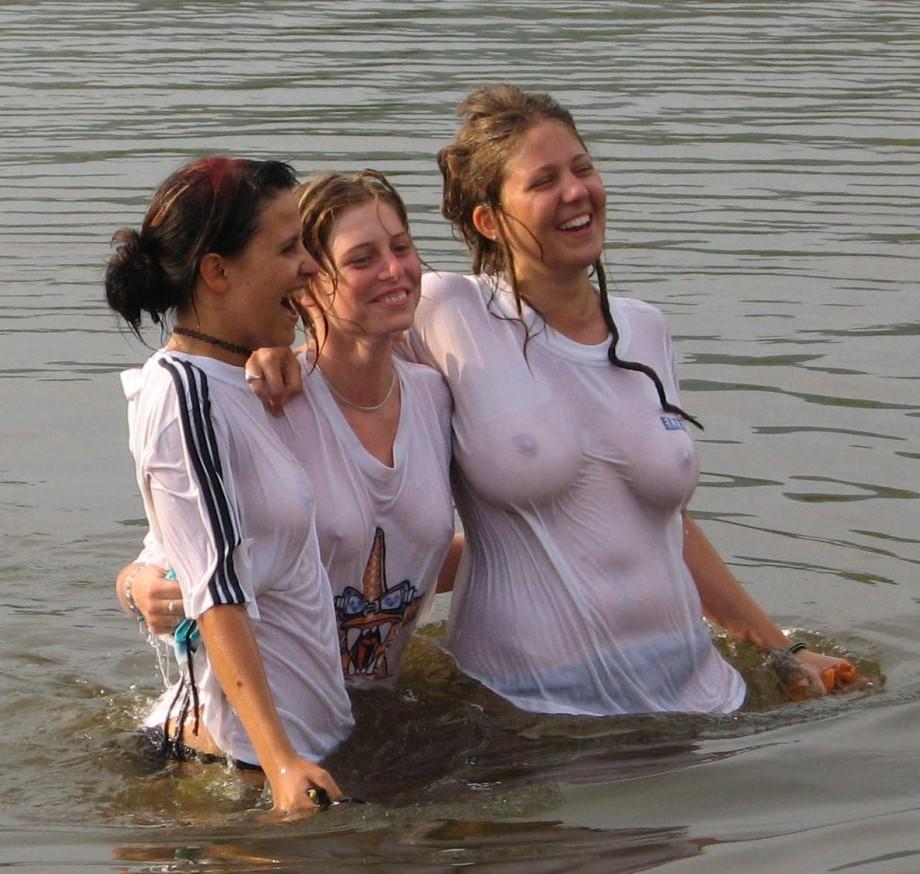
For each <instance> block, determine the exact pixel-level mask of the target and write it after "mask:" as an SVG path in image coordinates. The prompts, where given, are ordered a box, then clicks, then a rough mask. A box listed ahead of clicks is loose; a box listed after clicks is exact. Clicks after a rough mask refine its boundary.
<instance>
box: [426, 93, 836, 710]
mask: <svg viewBox="0 0 920 874" xmlns="http://www.w3.org/2000/svg"><path fill="white" fill-rule="evenodd" d="M458 114H459V115H460V116H461V117H462V118H463V123H462V126H461V128H460V130H459V132H458V134H457V136H456V139H455V141H454V142H453V144H451V145H450V146H447V147H446V148H444V149H442V150H441V152H440V153H439V155H438V163H439V166H440V169H441V172H442V175H443V181H444V195H443V202H442V211H443V213H444V215H445V217H446V218H447V219H448V220H449V221H450V222H451V223H452V225H453V227H454V229H455V231H456V232H458V233H459V234H460V235H461V236H462V238H463V239H464V240H465V241H466V243H467V245H468V247H469V249H470V252H471V254H472V259H473V271H474V275H473V276H459V275H449V274H445V275H439V274H431V275H428V276H426V277H425V279H424V280H423V285H422V289H423V291H422V302H421V304H420V307H419V311H418V313H417V316H416V320H415V323H414V326H413V328H412V330H411V332H410V335H409V339H410V344H411V347H412V349H413V350H414V354H415V356H416V357H417V359H418V360H420V361H423V362H425V363H428V364H431V365H432V366H433V367H435V368H436V369H437V370H439V371H440V372H441V373H442V374H443V376H444V378H445V379H446V380H447V383H448V385H449V386H450V390H451V393H452V395H453V401H454V413H453V433H454V461H455V464H456V471H457V473H456V478H455V490H454V495H455V500H456V503H457V508H458V510H459V513H460V516H461V518H462V521H463V528H464V533H465V535H466V543H467V549H468V552H467V554H466V555H465V556H464V561H463V563H462V564H463V567H462V569H461V571H460V572H459V573H458V580H457V583H456V585H455V587H454V592H453V596H452V597H453V600H452V608H451V615H450V622H449V637H448V642H447V643H448V649H449V650H450V652H451V653H452V654H453V655H454V657H455V658H456V660H457V662H458V663H459V665H460V667H461V668H462V669H463V670H464V671H466V672H467V673H469V674H470V675H472V676H473V677H475V678H477V679H479V680H480V681H481V682H482V683H484V684H485V685H487V686H488V687H490V688H491V689H493V690H494V691H495V692H497V693H498V694H500V695H502V696H504V697H505V698H506V699H508V700H509V701H511V702H513V703H514V704H516V705H517V706H519V707H521V708H523V709H526V710H531V711H538V712H553V713H575V714H595V715H607V714H620V713H636V712H654V711H697V712H725V711H730V710H733V709H735V708H737V707H739V706H740V705H741V704H742V702H743V701H744V697H745V685H744V683H743V681H742V679H741V677H740V676H739V675H738V673H737V672H736V671H735V670H734V669H733V668H732V667H731V666H730V665H728V664H727V663H726V662H725V661H724V660H723V659H722V658H721V657H720V656H719V654H718V652H717V651H716V649H715V648H714V646H713V644H712V641H711V639H710V634H709V630H708V628H707V626H706V624H705V622H704V620H703V615H704V614H706V615H707V616H709V617H710V618H712V619H713V620H715V621H716V622H718V623H719V624H721V625H722V626H724V627H725V628H726V629H727V630H728V631H729V632H730V633H732V634H735V635H738V636H740V637H743V638H747V639H749V640H751V641H753V642H755V643H757V644H759V645H761V646H763V647H768V648H779V649H790V650H791V651H793V652H795V654H796V655H797V656H798V658H799V659H800V660H801V662H802V664H803V665H804V667H805V669H806V670H807V672H808V677H809V682H810V683H811V684H812V686H813V688H814V690H815V691H816V692H817V693H821V692H823V689H824V687H823V685H822V683H821V682H820V678H819V673H820V671H821V670H823V669H825V668H828V667H833V666H835V665H837V664H840V661H839V660H836V659H831V658H828V657H825V656H822V655H819V654H816V653H811V652H808V651H807V650H804V649H802V648H801V647H800V646H799V645H797V644H793V642H792V641H790V640H788V639H787V638H786V637H785V636H784V635H783V634H782V632H781V631H780V630H779V629H778V628H777V627H776V626H775V625H774V624H773V623H772V622H771V621H770V620H769V619H768V618H767V616H766V615H765V614H764V613H763V611H762V610H761V609H760V608H759V607H758V606H757V605H756V604H755V603H754V601H753V600H752V599H751V598H750V596H749V595H748V594H747V593H746V592H745V590H744V589H743V588H742V587H741V586H740V585H739V584H738V583H737V582H736V581H735V579H734V578H733V577H732V575H731V574H730V572H729V570H728V569H727V567H726V566H725V564H724V563H723V562H722V561H721V560H720V559H719V557H718V555H717V554H716V552H715V550H714V549H713V547H712V546H711V545H710V543H709V542H708V540H707V539H706V538H705V536H704V535H703V533H702V532H701V531H700V529H699V528H698V527H697V525H696V524H695V523H694V522H693V520H692V519H691V518H690V516H689V515H688V513H687V511H686V506H687V503H688V502H689V500H690V498H691V496H692V494H693V491H694V489H695V487H696V483H697V476H698V466H697V460H696V455H695V452H694V447H693V441H692V439H691V437H690V435H689V433H688V431H687V427H686V422H687V421H690V422H693V421H694V420H693V419H692V418H691V417H690V416H689V415H687V414H686V413H685V412H684V411H683V410H682V409H681V408H680V407H679V406H678V405H677V404H678V384H677V378H676V375H675V372H674V364H673V355H672V350H671V342H670V338H669V334H668V331H667V327H666V325H665V321H664V318H663V316H662V314H661V313H660V312H659V311H658V310H657V309H655V308H654V307H652V306H649V305H648V304H645V303H641V302H639V301H635V300H628V299H623V298H616V297H613V296H611V295H609V294H608V293H607V290H606V287H605V283H604V271H603V266H602V260H601V259H602V254H603V249H604V231H605V192H604V186H603V183H602V181H601V179H600V177H599V175H598V173H597V171H596V170H595V167H594V164H593V162H592V159H591V156H590V154H589V153H588V151H587V148H586V147H585V144H584V142H583V141H582V139H581V137H580V136H579V134H578V131H577V129H576V127H575V124H574V122H573V120H572V117H571V115H570V114H569V113H568V112H567V111H566V110H565V109H563V108H562V107H561V106H560V105H559V104H558V103H557V102H556V101H555V100H553V99H552V98H551V97H550V96H549V95H546V94H533V93H525V92H522V91H520V90H519V89H517V88H514V87H512V86H507V85H505V86H499V87H494V88H485V89H482V90H479V91H476V92H474V93H473V94H471V95H470V96H469V97H468V98H467V99H466V100H464V102H463V103H462V104H461V105H460V107H459V109H458ZM592 278H593V280H594V281H592ZM595 282H596V285H595Z"/></svg>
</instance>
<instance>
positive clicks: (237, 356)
mask: <svg viewBox="0 0 920 874" xmlns="http://www.w3.org/2000/svg"><path fill="white" fill-rule="evenodd" d="M166 348H167V349H168V350H170V351H174V352H184V353H185V354H187V355H200V356H203V357H205V358H214V359H216V360H218V361H223V362H225V363H227V364H234V365H236V366H238V367H242V366H243V365H244V364H245V363H246V359H247V358H249V356H250V355H251V354H252V350H251V349H249V348H247V347H245V346H243V345H242V344H240V343H235V342H234V341H233V340H231V339H230V338H229V337H227V336H226V330H225V329H223V328H222V327H220V326H210V325H207V324H201V323H199V322H198V321H192V320H189V319H176V324H175V326H174V327H173V333H172V336H171V337H170V338H169V342H168V343H167V344H166Z"/></svg>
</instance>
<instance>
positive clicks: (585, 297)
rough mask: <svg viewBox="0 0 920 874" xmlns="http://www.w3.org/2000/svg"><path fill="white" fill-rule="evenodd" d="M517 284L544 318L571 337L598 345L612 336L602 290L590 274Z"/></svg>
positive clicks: (580, 273)
mask: <svg viewBox="0 0 920 874" xmlns="http://www.w3.org/2000/svg"><path fill="white" fill-rule="evenodd" d="M517 286H518V292H519V293H520V295H521V298H522V299H523V300H524V301H525V302H526V303H527V304H529V305H530V306H531V307H533V308H534V309H535V310H537V311H538V312H539V314H540V316H541V317H542V318H543V321H544V322H546V324H547V325H549V326H550V327H551V328H552V329H553V330H555V331H558V332H559V333H560V334H563V335H564V336H566V337H568V338H569V339H570V340H574V341H575V342H576V343H584V344H588V345H594V344H597V343H603V342H604V340H606V339H607V337H608V336H609V334H610V332H609V330H608V328H607V323H606V322H605V321H604V314H603V312H602V311H601V305H600V300H599V298H598V293H597V291H596V289H595V288H594V286H593V285H592V284H591V280H590V279H589V278H588V276H587V274H586V273H584V272H579V273H578V274H576V275H571V276H551V275H546V276H539V277H529V278H518V281H517Z"/></svg>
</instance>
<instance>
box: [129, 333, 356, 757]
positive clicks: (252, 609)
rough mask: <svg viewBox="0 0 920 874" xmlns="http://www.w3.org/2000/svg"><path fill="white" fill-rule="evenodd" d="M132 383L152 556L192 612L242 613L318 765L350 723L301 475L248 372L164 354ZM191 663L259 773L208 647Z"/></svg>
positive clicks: (152, 719)
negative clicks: (224, 607)
mask: <svg viewBox="0 0 920 874" xmlns="http://www.w3.org/2000/svg"><path fill="white" fill-rule="evenodd" d="M122 383H123V386H124V390H125V395H126V397H127V398H128V424H129V442H130V447H131V452H132V454H133V455H134V459H135V467H136V471H137V481H138V485H139V486H140V490H141V495H142V497H143V499H144V508H145V510H146V513H147V519H148V522H149V524H150V528H151V531H150V536H149V537H148V539H147V541H146V542H147V552H146V554H147V556H149V557H150V558H155V559H159V560H162V559H160V555H164V556H165V555H168V556H169V557H170V564H171V566H172V567H173V568H174V569H175V571H176V574H177V575H178V578H179V581H180V585H181V587H182V597H183V606H184V609H185V614H186V615H187V616H189V617H192V618H197V617H199V616H201V614H203V613H204V612H206V611H207V610H208V609H210V608H211V607H213V606H215V605H218V604H243V605H245V607H246V609H247V611H248V613H249V618H250V621H251V624H252V630H253V634H254V636H255V639H256V642H257V644H258V647H259V651H260V653H261V657H262V662H263V665H264V667H265V674H266V676H267V678H268V684H269V686H270V688H271V693H272V697H273V698H274V701H275V705H276V707H277V710H278V715H279V717H280V718H281V722H282V725H283V726H284V729H285V732H286V733H287V736H288V738H289V739H290V741H291V743H292V745H293V746H294V749H295V750H296V751H297V753H298V755H300V756H302V757H303V758H306V759H310V760H312V761H319V760H321V759H322V758H324V757H325V756H326V755H328V754H329V753H330V752H331V751H332V750H333V749H334V748H335V747H336V746H337V745H338V744H339V743H340V742H341V741H342V740H344V739H345V737H346V736H347V735H348V732H349V730H350V729H351V727H352V724H353V721H352V716H351V708H350V704H349V701H348V694H347V692H346V689H345V684H344V682H343V678H342V671H341V668H340V665H339V657H338V647H337V645H336V632H335V617H334V613H333V604H332V597H331V594H330V589H329V582H328V579H327V577H326V572H325V570H324V568H323V565H322V562H321V560H320V553H319V544H318V541H317V538H316V528H315V524H314V514H315V498H314V494H313V489H312V487H311V486H310V484H309V481H308V480H307V477H306V476H305V474H304V472H303V469H302V468H301V466H300V464H299V463H298V461H297V460H296V459H295V458H294V456H293V455H292V454H291V452H290V450H288V449H287V448H286V447H285V446H284V445H283V444H282V443H281V441H280V440H279V439H278V437H277V435H276V434H275V433H274V431H273V430H272V428H271V426H270V424H269V422H268V421H267V417H266V414H265V412H264V410H263V407H262V403H261V401H259V399H258V398H257V397H255V395H254V394H253V393H252V392H251V391H250V389H249V388H248V386H247V385H246V383H245V381H244V379H243V370H242V368H240V367H233V366H232V365H229V364H225V363H223V362H220V361H216V360H215V359H213V358H206V357H200V356H191V355H182V354H179V353H165V352H162V351H161V352H157V353H155V354H154V355H152V356H151V357H150V358H149V359H148V360H147V362H146V364H145V365H144V367H143V369H141V370H131V371H126V372H125V373H124V374H122ZM160 551H161V552H160ZM193 667H194V675H195V680H196V684H197V688H198V695H199V699H200V702H201V704H202V706H203V712H204V722H205V725H206V726H207V728H208V730H209V731H210V733H211V735H212V737H213V738H214V740H215V742H216V743H217V744H218V746H219V747H220V748H221V749H222V750H223V751H224V752H225V753H226V754H227V755H229V756H231V757H232V758H235V759H240V760H242V761H245V762H249V763H252V764H258V757H257V756H256V752H255V750H254V749H253V747H252V744H251V743H250V741H249V738H248V736H247V734H246V731H245V729H244V728H243V725H242V723H241V722H240V720H239V718H238V717H237V715H236V714H235V712H234V711H233V710H232V708H231V707H230V705H229V704H228V702H227V700H226V698H225V696H224V694H223V692H222V690H221V688H220V684H219V683H218V681H217V678H216V676H215V675H214V673H213V671H212V669H211V666H210V664H209V662H208V658H207V651H206V649H205V647H199V649H198V651H197V652H196V654H195V656H194V664H193ZM173 697H174V691H173V690H168V691H167V692H166V694H165V695H164V696H163V697H162V698H161V700H160V701H159V702H158V704H157V706H155V708H154V710H153V712H152V713H151V714H150V716H149V717H148V724H149V725H162V724H163V720H164V719H165V717H166V713H167V711H168V709H169V704H170V701H171V700H172V699H173Z"/></svg>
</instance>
